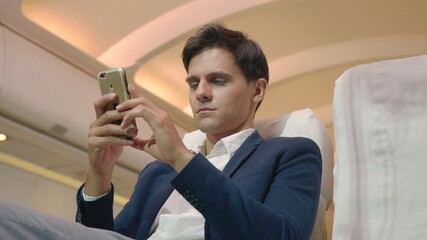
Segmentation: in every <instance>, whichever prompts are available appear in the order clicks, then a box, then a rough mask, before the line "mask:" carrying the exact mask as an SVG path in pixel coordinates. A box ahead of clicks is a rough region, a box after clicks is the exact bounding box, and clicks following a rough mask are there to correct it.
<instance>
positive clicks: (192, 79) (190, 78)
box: [185, 75, 199, 83]
mask: <svg viewBox="0 0 427 240" xmlns="http://www.w3.org/2000/svg"><path fill="white" fill-rule="evenodd" d="M198 79H199V78H198V77H196V76H193V75H190V76H187V77H186V78H185V82H187V83H190V82H194V81H197V80H198Z"/></svg>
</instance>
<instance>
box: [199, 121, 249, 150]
mask: <svg viewBox="0 0 427 240" xmlns="http://www.w3.org/2000/svg"><path fill="white" fill-rule="evenodd" d="M253 132H255V129H254V128H249V129H245V130H243V131H241V132H238V133H235V134H232V135H230V136H227V137H225V138H222V139H221V140H219V141H218V142H217V143H216V144H215V146H214V147H213V149H212V151H211V153H210V155H209V157H213V156H219V155H224V154H228V155H230V156H233V154H234V153H235V152H236V151H237V149H238V148H239V147H240V146H241V145H242V143H243V142H244V141H245V140H246V139H247V138H248V137H249V136H250V135H251V134H252V133H253ZM205 146H206V136H205V139H204V140H203V141H201V142H200V143H199V144H196V145H195V147H194V148H193V149H192V151H193V152H196V153H202V154H203V155H205V156H206V152H205V149H206V147H205Z"/></svg>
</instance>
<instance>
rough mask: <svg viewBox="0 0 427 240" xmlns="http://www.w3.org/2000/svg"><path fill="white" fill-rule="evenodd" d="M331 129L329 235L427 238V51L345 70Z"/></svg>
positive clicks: (336, 238)
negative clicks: (333, 159) (332, 165)
mask: <svg viewBox="0 0 427 240" xmlns="http://www.w3.org/2000/svg"><path fill="white" fill-rule="evenodd" d="M334 130H335V143H336V165H335V169H334V174H335V189H334V194H335V196H334V203H335V211H334V224H333V239H334V240H341V239H345V240H352V239H355V240H356V239H357V240H360V239H362V240H363V239H387V240H393V239H399V240H401V239H425V238H426V236H427V227H426V226H427V205H426V203H425V202H426V199H427V188H426V186H425V183H426V182H427V175H426V169H427V55H423V56H416V57H410V58H403V59H394V60H387V61H381V62H375V63H370V64H365V65H360V66H357V67H353V68H351V69H349V70H347V71H345V72H344V73H343V75H342V76H341V77H340V78H338V79H337V81H336V84H335V92H334Z"/></svg>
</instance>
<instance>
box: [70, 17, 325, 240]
mask: <svg viewBox="0 0 427 240" xmlns="http://www.w3.org/2000/svg"><path fill="white" fill-rule="evenodd" d="M182 58H183V62H184V66H185V69H186V71H187V74H188V76H187V79H186V81H187V83H188V85H189V88H190V92H189V101H190V104H191V108H192V111H193V115H194V119H195V121H196V124H197V126H198V127H199V128H200V130H201V131H202V132H204V133H206V141H204V142H203V143H202V144H201V145H200V146H198V147H196V148H194V149H191V150H192V151H190V150H188V149H186V147H185V146H184V144H183V142H182V141H181V138H180V137H179V135H178V133H177V131H176V130H175V127H174V125H173V123H172V121H171V120H170V118H169V117H168V115H167V113H166V112H164V111H163V110H161V109H159V108H158V107H157V106H155V105H154V104H153V103H152V102H150V101H149V100H148V99H146V98H144V96H142V95H141V94H140V93H139V92H138V91H137V90H136V89H135V88H134V87H133V86H130V87H129V92H130V94H131V96H132V99H131V100H128V101H127V102H125V103H123V104H121V105H119V106H118V107H117V111H111V112H107V113H104V111H103V108H104V106H105V105H106V104H108V103H109V102H111V101H114V100H115V98H116V97H117V96H116V95H114V94H110V95H106V96H103V97H102V98H100V99H98V100H97V101H96V102H95V110H96V113H97V117H98V119H97V120H96V121H95V122H93V123H92V124H91V128H90V131H89V156H90V167H89V169H88V171H87V174H86V182H85V185H84V186H83V187H82V188H81V189H80V191H79V194H78V196H77V200H78V213H77V221H79V222H81V223H83V224H85V225H87V226H90V227H97V228H105V229H111V230H114V231H116V232H119V233H122V234H123V235H126V236H130V237H132V238H137V239H147V238H149V239H204V238H205V239H309V237H310V234H311V231H312V228H313V225H314V222H315V217H316V210H317V204H318V198H319V193H320V180H321V160H320V152H319V150H318V147H317V146H316V144H315V143H314V142H312V141H311V140H308V139H304V138H292V139H291V138H276V139H269V140H264V139H262V138H261V137H260V136H259V134H258V133H257V132H256V131H255V130H254V129H253V123H254V116H255V112H256V109H257V108H258V106H259V104H260V103H261V101H262V100H263V98H264V95H265V89H266V86H267V82H268V66H267V61H266V58H265V56H264V54H263V52H262V50H261V48H260V47H259V46H258V44H257V43H255V42H254V41H252V40H250V39H248V38H247V37H246V36H245V35H244V34H242V33H241V32H237V31H232V30H229V29H226V28H224V27H223V26H222V25H219V24H210V25H206V26H204V27H203V28H201V29H200V30H199V31H198V32H197V33H196V35H195V36H193V37H191V38H190V39H189V40H188V41H187V43H186V45H185V47H184V50H183V53H182ZM138 117H141V118H143V119H144V120H145V121H146V122H147V123H148V125H149V126H150V127H151V129H152V130H153V137H152V138H150V139H140V138H138V137H133V139H132V140H127V139H123V138H120V137H119V136H123V134H127V135H130V136H135V135H136V129H130V128H129V127H128V126H129V123H130V122H131V121H132V120H134V119H135V118H138ZM117 119H123V122H122V124H121V125H120V126H115V125H114V124H111V123H112V122H113V121H114V120H117ZM123 146H132V147H134V148H137V149H141V150H143V151H146V152H147V153H149V154H151V155H152V156H153V157H155V158H156V159H158V161H155V162H153V163H152V164H149V165H148V166H147V167H146V168H145V169H144V170H143V171H142V172H141V174H140V176H139V179H138V182H137V184H136V186H135V190H134V193H133V195H132V197H131V199H130V201H129V203H128V204H127V205H126V206H125V207H124V209H123V211H122V212H121V213H120V214H119V215H118V216H117V218H116V219H115V220H114V222H113V217H112V210H111V209H112V203H113V185H112V184H111V176H112V172H113V168H114V164H115V161H116V160H117V158H118V157H119V156H120V153H121V151H122V148H123Z"/></svg>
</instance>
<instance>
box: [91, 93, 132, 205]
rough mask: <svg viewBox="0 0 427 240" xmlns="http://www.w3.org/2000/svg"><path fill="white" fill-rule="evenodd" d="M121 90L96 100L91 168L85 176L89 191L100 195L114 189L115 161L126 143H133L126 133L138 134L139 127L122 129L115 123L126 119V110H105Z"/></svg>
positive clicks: (92, 124)
mask: <svg viewBox="0 0 427 240" xmlns="http://www.w3.org/2000/svg"><path fill="white" fill-rule="evenodd" d="M116 99H117V94H115V93H110V94H106V95H104V96H102V97H101V98H99V99H97V100H96V101H95V102H94V107H95V113H96V120H95V121H94V122H92V123H91V124H90V129H89V135H88V154H89V168H88V169H87V171H86V176H85V194H86V195H89V196H93V197H96V196H100V195H102V194H104V193H107V192H109V191H110V188H111V178H112V174H113V169H114V165H115V163H116V161H117V159H118V158H119V157H120V155H121V154H122V152H123V146H129V145H132V141H130V140H127V139H125V138H123V135H131V136H136V134H137V129H122V128H121V127H120V126H119V125H116V124H113V122H114V121H115V120H119V119H123V117H124V116H125V114H126V112H121V113H119V112H118V111H115V110H114V111H108V112H105V111H104V109H105V106H106V105H107V104H108V103H111V102H114V101H115V100H116Z"/></svg>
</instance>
